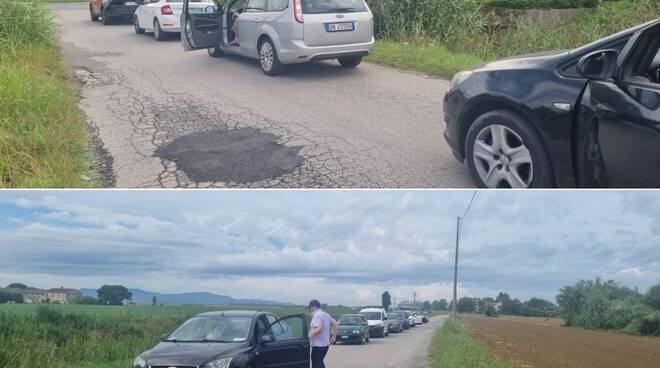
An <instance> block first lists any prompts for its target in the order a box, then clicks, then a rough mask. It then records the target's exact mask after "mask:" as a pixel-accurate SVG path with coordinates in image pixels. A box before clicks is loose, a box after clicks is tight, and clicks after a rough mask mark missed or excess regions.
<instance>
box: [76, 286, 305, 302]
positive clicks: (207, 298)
mask: <svg viewBox="0 0 660 368" xmlns="http://www.w3.org/2000/svg"><path fill="white" fill-rule="evenodd" d="M128 290H129V291H130V292H131V293H133V301H134V302H135V303H137V304H151V298H152V297H154V296H155V297H156V298H157V299H158V304H192V305H236V306H246V305H255V306H290V305H293V304H291V303H281V302H275V301H272V300H261V299H234V298H232V297H230V296H226V295H218V294H212V293H204V292H197V293H179V294H162V293H155V292H152V291H145V290H140V289H128ZM80 292H81V293H82V294H83V295H85V296H93V297H96V289H80Z"/></svg>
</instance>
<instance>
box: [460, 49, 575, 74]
mask: <svg viewBox="0 0 660 368" xmlns="http://www.w3.org/2000/svg"><path fill="white" fill-rule="evenodd" d="M569 56H570V54H569V53H568V51H566V50H560V51H544V52H537V53H534V54H527V55H519V56H513V57H510V58H506V59H500V60H496V61H491V62H488V63H484V64H481V65H477V66H475V67H474V68H472V69H470V70H471V71H475V72H477V71H479V72H480V71H495V70H516V69H535V68H537V67H539V66H540V65H543V64H547V63H557V62H562V61H564V60H565V59H566V58H568V57H569Z"/></svg>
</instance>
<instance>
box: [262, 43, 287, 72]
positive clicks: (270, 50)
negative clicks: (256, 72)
mask: <svg viewBox="0 0 660 368" xmlns="http://www.w3.org/2000/svg"><path fill="white" fill-rule="evenodd" d="M259 64H261V70H263V71H264V73H265V74H266V75H271V76H273V75H279V74H282V72H283V71H284V64H282V63H281V62H280V58H279V57H278V56H277V50H276V49H275V45H273V42H272V41H271V40H270V39H269V38H264V40H263V41H261V43H259Z"/></svg>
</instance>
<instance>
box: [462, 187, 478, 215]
mask: <svg viewBox="0 0 660 368" xmlns="http://www.w3.org/2000/svg"><path fill="white" fill-rule="evenodd" d="M476 196H477V191H476V190H475V191H474V193H473V194H472V199H470V203H469V204H468V206H467V208H466V209H465V213H464V214H463V216H461V218H465V216H467V214H468V211H470V207H472V202H474V197H476Z"/></svg>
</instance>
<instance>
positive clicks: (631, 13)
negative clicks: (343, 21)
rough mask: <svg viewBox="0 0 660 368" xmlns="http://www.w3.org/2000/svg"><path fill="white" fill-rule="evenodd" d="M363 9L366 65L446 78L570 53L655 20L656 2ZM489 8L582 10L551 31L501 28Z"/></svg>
mask: <svg viewBox="0 0 660 368" xmlns="http://www.w3.org/2000/svg"><path fill="white" fill-rule="evenodd" d="M369 5H370V7H371V9H372V10H373V12H374V18H375V27H376V33H377V37H378V41H377V44H376V51H375V52H374V54H373V55H372V56H370V57H369V60H370V61H371V62H375V63H381V64H385V65H389V66H394V67H399V68H404V69H412V70H417V71H421V72H425V73H428V74H432V75H438V76H443V77H447V78H450V77H451V76H452V75H453V74H454V72H455V71H456V70H460V69H464V68H467V67H470V66H473V65H475V64H479V63H481V62H484V61H487V60H493V59H498V58H503V57H508V56H512V55H517V54H525V53H532V52H537V51H543V50H552V49H570V48H574V47H577V46H581V45H584V44H587V43H589V42H592V41H595V40H597V39H599V38H602V37H604V36H607V35H609V34H612V33H615V32H618V31H621V30H623V29H626V28H629V27H632V26H635V25H638V24H641V23H643V22H646V21H649V20H653V19H656V18H660V1H658V0H626V1H602V0H601V1H596V0H482V1H480V0H370V1H369ZM493 7H507V8H523V9H525V8H573V7H577V8H582V9H580V10H578V11H577V14H576V15H575V17H574V19H571V20H569V21H566V22H565V23H562V24H561V25H559V26H554V25H553V26H552V27H545V26H541V25H537V24H527V23H523V22H519V23H518V24H515V25H514V26H512V27H502V26H500V25H497V24H493V22H490V21H489V18H488V10H489V9H490V8H493ZM429 57H431V58H434V60H432V61H429V60H426V58H429Z"/></svg>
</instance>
